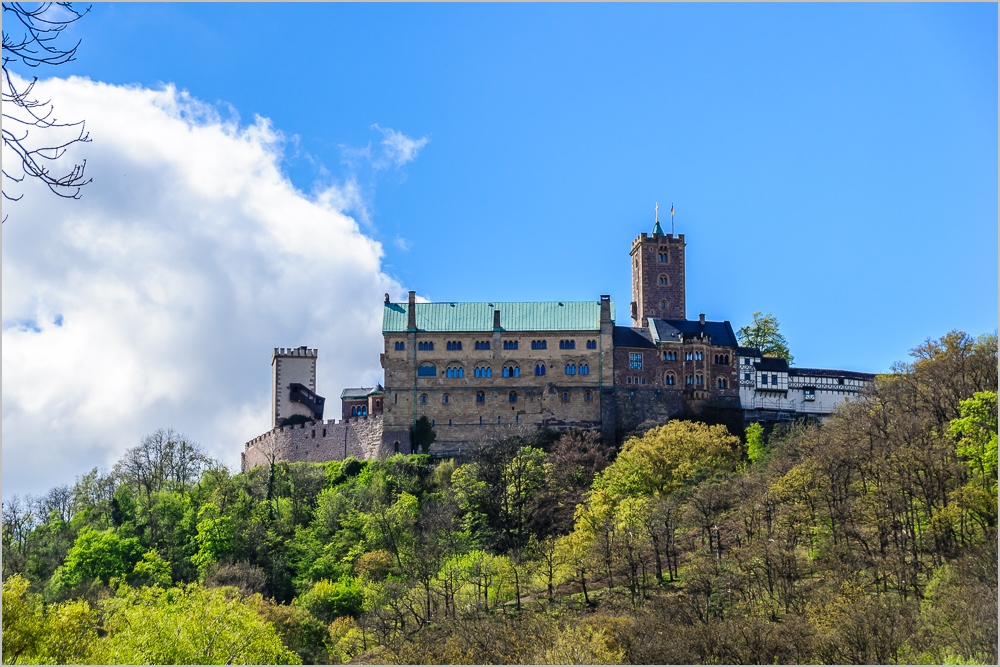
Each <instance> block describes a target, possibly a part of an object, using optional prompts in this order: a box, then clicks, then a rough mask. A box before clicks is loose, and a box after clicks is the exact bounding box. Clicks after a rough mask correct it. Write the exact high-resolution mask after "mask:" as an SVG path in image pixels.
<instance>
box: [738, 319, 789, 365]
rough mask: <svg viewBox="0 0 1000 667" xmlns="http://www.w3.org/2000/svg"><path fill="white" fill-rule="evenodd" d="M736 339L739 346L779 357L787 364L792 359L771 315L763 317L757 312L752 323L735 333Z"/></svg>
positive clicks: (786, 343) (776, 321)
mask: <svg viewBox="0 0 1000 667" xmlns="http://www.w3.org/2000/svg"><path fill="white" fill-rule="evenodd" d="M736 338H738V339H739V341H740V345H745V346H746V347H756V348H758V349H759V350H760V352H761V354H763V355H766V356H768V357H781V358H782V359H785V360H786V361H788V363H792V360H793V359H794V357H793V356H792V353H791V352H789V351H788V341H787V340H785V337H784V336H782V335H781V332H780V331H778V318H776V317H775V316H774V315H772V314H771V313H768V314H767V315H764V314H762V313H761V312H760V311H759V310H758V311H757V312H756V313H754V314H753V322H752V323H751V324H748V325H747V326H745V327H740V330H739V331H737V332H736Z"/></svg>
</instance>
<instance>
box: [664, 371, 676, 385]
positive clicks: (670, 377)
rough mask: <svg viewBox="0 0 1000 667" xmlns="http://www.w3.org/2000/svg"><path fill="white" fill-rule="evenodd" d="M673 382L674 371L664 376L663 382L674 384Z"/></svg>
mask: <svg viewBox="0 0 1000 667" xmlns="http://www.w3.org/2000/svg"><path fill="white" fill-rule="evenodd" d="M673 383H674V374H673V373H667V374H666V375H665V376H664V377H663V384H673Z"/></svg>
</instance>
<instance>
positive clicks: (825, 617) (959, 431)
mask: <svg viewBox="0 0 1000 667" xmlns="http://www.w3.org/2000/svg"><path fill="white" fill-rule="evenodd" d="M911 354H912V357H911V361H910V362H908V363H899V364H897V365H896V366H894V368H893V372H892V373H888V374H885V375H881V376H878V378H877V379H876V381H875V382H874V383H873V385H872V387H871V388H870V391H868V392H866V394H865V395H864V396H862V397H859V398H858V400H852V401H851V402H849V403H845V404H844V405H843V407H842V408H841V409H840V411H839V412H838V413H837V414H836V415H835V416H833V417H831V418H829V419H827V420H826V421H824V423H822V424H817V423H812V422H810V423H797V424H792V425H787V426H784V427H780V428H775V429H773V430H772V431H771V432H770V434H769V435H768V437H767V438H766V439H765V438H764V434H763V429H762V428H761V427H760V426H759V425H757V424H753V425H751V426H750V427H748V428H747V429H746V431H745V433H743V432H737V433H733V432H730V431H729V430H728V429H727V428H726V427H724V426H720V425H714V426H711V425H707V424H703V423H700V422H697V421H687V420H685V421H681V420H673V421H669V422H667V423H666V424H662V425H659V426H656V427H655V428H651V429H649V430H646V431H645V432H643V433H638V434H635V435H633V436H631V437H629V438H628V439H627V440H625V442H623V443H615V442H603V441H602V440H601V438H600V436H599V435H598V434H596V433H587V432H574V431H569V432H565V433H557V432H554V431H529V430H527V429H520V430H510V431H500V432H498V433H497V434H496V436H495V437H493V438H492V439H490V440H488V441H484V442H483V443H482V446H481V447H475V448H471V450H470V451H467V452H465V453H464V455H463V456H461V457H458V458H455V459H446V460H434V459H432V458H431V457H430V456H428V455H425V454H411V455H403V454H398V455H395V456H392V457H390V458H388V459H385V460H364V461H362V460H357V459H353V458H349V459H347V460H344V461H331V462H327V463H290V462H287V461H281V460H273V461H269V462H268V464H267V465H265V466H261V467H259V468H255V469H252V470H249V471H246V472H243V473H239V474H233V473H231V472H230V471H228V470H227V469H225V468H224V467H221V466H219V465H216V464H214V463H212V462H210V461H205V460H203V459H201V458H200V454H199V452H200V448H199V447H198V446H197V444H196V443H193V442H190V441H188V440H187V439H185V438H182V437H181V436H178V435H177V434H172V433H171V432H170V431H167V430H165V431H159V432H157V433H154V434H152V435H151V436H149V437H147V438H144V439H143V440H142V441H141V442H140V443H139V444H138V445H137V447H136V448H134V449H133V450H130V451H129V452H127V453H126V455H125V456H124V457H123V459H122V461H120V462H119V464H118V465H115V466H114V467H113V468H112V469H111V470H110V471H100V470H97V469H95V470H92V471H91V472H89V473H87V474H86V475H83V476H81V477H80V478H79V479H78V480H77V482H76V483H75V484H74V485H72V486H68V487H56V488H55V489H53V490H51V491H50V492H48V493H46V494H44V495H43V496H41V497H39V498H34V497H29V498H17V497H13V498H10V499H6V500H5V502H4V506H3V526H2V529H3V541H2V546H3V560H2V564H3V623H4V627H3V630H4V632H3V637H2V639H3V659H4V662H5V663H14V662H17V663H129V664H142V663H200V664H215V663H220V664H221V663H230V664H234V663H263V664H291V663H298V662H302V663H309V664H340V663H347V662H352V663H398V664H432V663H466V664H469V663H481V664H508V663H547V662H563V663H573V662H588V663H595V664H596V663H617V662H623V663H632V664H654V663H655V664H701V663H733V664H735V663H739V664H750V663H752V664H764V663H768V664H770V663H788V664H792V663H818V662H825V663H862V664H866V663H883V662H912V663H942V662H945V663H956V664H973V663H984V664H995V663H996V660H997V644H996V637H997V596H998V593H997V532H996V530H997V519H998V517H997V463H996V461H997V459H996V451H997V347H996V337H995V336H989V335H988V336H980V337H972V336H968V335H966V334H963V333H961V332H950V333H948V334H946V335H945V336H943V337H942V338H940V339H937V340H930V341H927V342H926V343H925V344H923V345H921V346H920V347H919V348H917V349H915V350H914V351H913V352H912V353H911ZM742 442H745V443H746V445H745V447H744V445H743V444H742Z"/></svg>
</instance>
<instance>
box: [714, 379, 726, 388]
mask: <svg viewBox="0 0 1000 667" xmlns="http://www.w3.org/2000/svg"><path fill="white" fill-rule="evenodd" d="M716 384H717V385H718V386H719V389H725V388H726V378H719V381H718V382H716Z"/></svg>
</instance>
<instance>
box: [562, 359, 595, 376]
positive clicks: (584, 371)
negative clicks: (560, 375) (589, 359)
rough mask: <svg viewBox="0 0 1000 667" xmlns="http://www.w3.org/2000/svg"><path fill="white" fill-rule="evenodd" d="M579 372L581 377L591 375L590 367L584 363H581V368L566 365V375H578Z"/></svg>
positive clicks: (574, 365) (572, 364)
mask: <svg viewBox="0 0 1000 667" xmlns="http://www.w3.org/2000/svg"><path fill="white" fill-rule="evenodd" d="M577 372H579V373H580V375H590V366H589V365H588V364H586V363H583V362H580V365H579V366H577V365H576V364H574V363H569V364H566V375H576V374H577Z"/></svg>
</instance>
